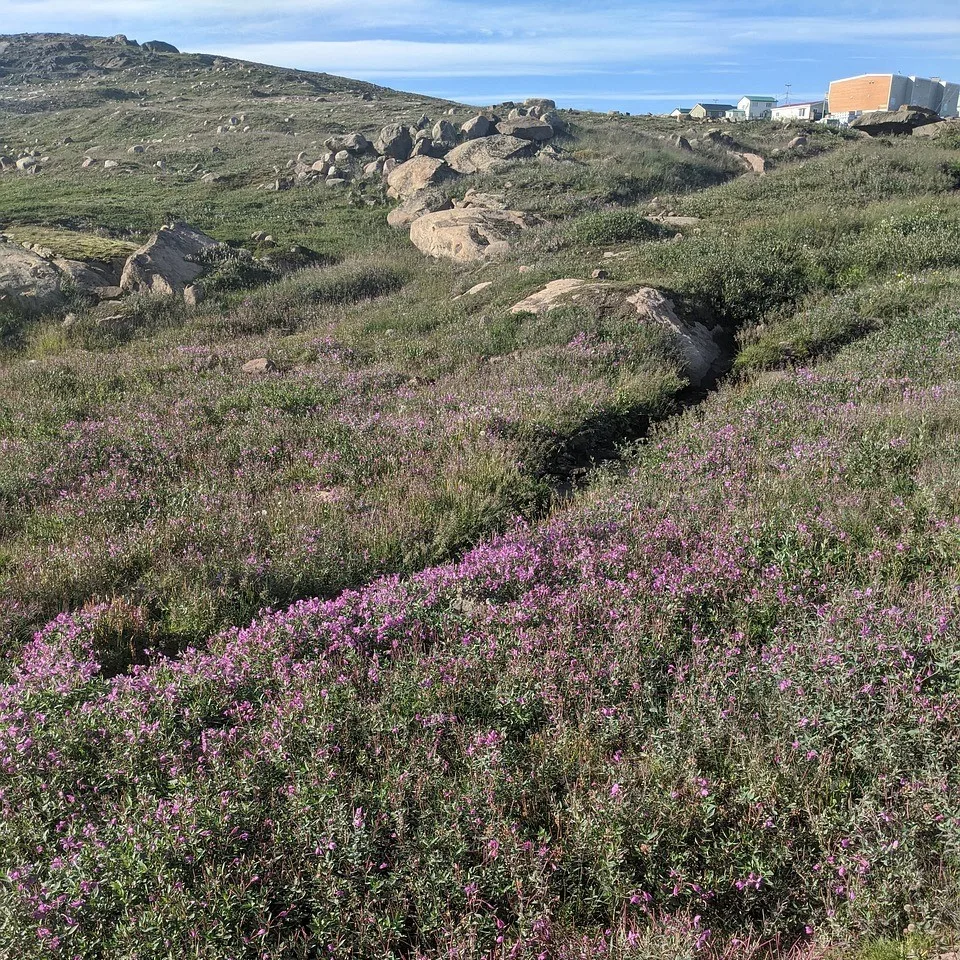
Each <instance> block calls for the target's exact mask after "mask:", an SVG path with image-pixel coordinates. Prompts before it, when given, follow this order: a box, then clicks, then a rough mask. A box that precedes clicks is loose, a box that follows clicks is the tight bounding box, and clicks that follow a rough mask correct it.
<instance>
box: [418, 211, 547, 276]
mask: <svg viewBox="0 0 960 960" xmlns="http://www.w3.org/2000/svg"><path fill="white" fill-rule="evenodd" d="M541 222H542V221H541V220H540V219H539V217H535V216H533V215H532V214H528V213H518V212H517V211H514V210H490V209H487V208H485V207H471V208H469V209H463V208H461V209H456V210H442V211H440V212H438V213H428V214H426V215H425V216H422V217H419V218H418V219H416V220H414V221H413V224H412V225H411V226H410V240H411V242H412V243H413V244H414V246H416V247H417V248H418V249H419V250H421V251H423V253H426V254H428V255H429V256H431V257H445V258H447V259H449V260H457V261H459V262H461V263H473V262H475V261H477V260H486V259H490V258H493V257H498V256H502V255H503V254H505V253H507V252H509V250H510V247H511V244H512V242H513V241H514V240H516V238H517V237H518V236H519V235H520V233H521V232H522V231H524V230H527V229H529V228H530V227H534V226H538V225H539V224H540V223H541Z"/></svg>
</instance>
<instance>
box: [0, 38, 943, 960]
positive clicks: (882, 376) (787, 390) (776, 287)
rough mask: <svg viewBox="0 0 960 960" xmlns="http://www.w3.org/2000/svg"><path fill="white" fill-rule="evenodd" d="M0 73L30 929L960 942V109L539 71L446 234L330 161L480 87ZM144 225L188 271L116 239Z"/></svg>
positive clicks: (840, 952) (458, 950)
mask: <svg viewBox="0 0 960 960" xmlns="http://www.w3.org/2000/svg"><path fill="white" fill-rule="evenodd" d="M0 73H2V75H0V154H3V155H6V156H9V157H10V158H12V159H14V161H16V160H17V159H27V158H29V162H27V163H25V164H23V165H22V167H23V168H22V169H17V167H16V163H14V165H13V166H12V167H11V168H9V169H5V170H3V171H2V172H0V231H2V232H3V233H5V234H6V235H7V237H8V239H7V240H6V241H0V296H2V297H3V299H0V635H2V649H3V652H4V658H3V661H2V663H3V665H2V667H0V681H2V683H0V806H2V812H3V817H2V818H0V944H3V945H4V947H5V949H6V950H7V951H8V952H10V953H11V955H16V956H18V957H24V958H32V957H38V958H39V957H49V956H55V957H60V956H62V957H77V956H80V957H84V958H85V960H86V958H87V957H91V958H98V957H103V958H105V960H106V958H114V957H127V956H129V957H134V956H149V957H151V958H153V957H170V958H173V957H177V958H179V957H183V956H198V957H199V956H202V957H205V958H206V957H222V958H237V957H251V958H252V957H258V958H261V960H262V958H265V957H269V958H274V957H276V958H280V957H283V958H287V957H317V956H320V955H323V956H356V957H372V956H384V957H403V958H415V957H416V958H427V957H440V956H458V957H507V956H510V957H569V958H574V957H598V956H614V957H637V958H640V957H658V958H659V957H665V958H673V957H676V958H681V957H691V956H694V955H701V956H718V957H724V956H725V957H743V956H751V955H756V956H767V955H770V954H771V953H772V954H775V955H788V954H791V953H792V954H793V955H799V956H808V957H810V958H813V957H821V956H824V955H828V956H837V957H845V956H850V955H857V954H858V953H859V954H860V955H862V956H863V957H864V958H873V960H876V958H886V957H888V956H889V957H894V956H903V955H905V954H907V953H909V954H910V955H917V956H926V955H929V956H936V955H937V954H938V953H939V952H941V950H942V949H945V948H946V947H948V946H949V945H950V944H951V943H953V942H955V938H956V931H957V929H958V928H960V918H958V917H957V915H956V913H957V911H956V904H957V900H958V896H957V895H958V892H960V891H958V884H957V875H958V873H957V871H958V867H960V864H958V861H957V856H958V849H960V846H958V842H957V841H958V836H960V811H958V807H957V796H958V795H960V794H958V788H960V783H958V780H957V776H958V775H957V768H958V766H957V761H958V759H960V758H958V755H957V754H958V749H960V728H958V720H957V718H958V716H960V713H958V710H957V707H958V706H960V705H958V704H957V702H956V700H957V695H958V691H960V673H958V664H960V659H958V652H957V651H958V640H960V637H958V619H957V616H958V610H957V602H958V595H957V590H956V584H957V582H958V579H960V526H958V519H957V518H958V517H960V498H958V490H960V483H958V481H960V461H958V459H957V450H958V449H960V445H958V439H960V409H958V405H957V404H958V377H957V371H958V369H960V352H958V351H960V320H958V316H960V311H958V307H960V142H955V141H952V140H951V139H950V137H941V138H938V139H937V140H936V141H930V140H922V139H919V138H916V139H915V138H910V137H907V138H891V139H876V140H871V139H868V138H863V137H855V136H853V135H847V134H842V133H835V132H832V131H829V130H824V129H823V128H815V127H810V128H801V127H793V128H783V127H779V126H776V127H775V126H773V125H769V124H765V123H750V124H745V125H738V126H735V127H724V128H722V129H714V128H712V127H711V126H710V125H709V124H703V125H693V126H689V127H687V126H682V125H678V124H676V123H674V122H672V121H666V120H664V119H662V118H654V117H629V116H623V115H611V116H598V115H595V114H588V113H581V112H576V111H559V112H558V113H556V115H554V116H552V119H553V122H554V123H555V125H556V127H555V130H554V131H553V132H552V134H551V136H550V139H549V142H548V143H546V144H545V145H542V146H539V147H536V148H530V149H524V150H523V151H521V152H519V153H516V154H515V155H513V156H512V157H511V158H510V159H508V160H507V161H505V162H502V163H498V164H494V165H492V166H491V167H490V168H489V169H487V170H480V171H477V172H467V173H461V174H459V175H458V176H456V177H454V176H450V177H449V178H447V179H444V180H443V181H442V182H438V183H435V184H431V186H430V201H429V202H430V203H435V204H437V206H438V207H440V209H439V210H438V211H437V212H438V213H440V214H443V213H445V212H448V211H449V212H452V213H453V214H454V215H455V216H463V215H465V214H469V213H470V211H471V210H473V211H476V210H478V209H479V210H480V211H482V212H483V215H484V216H486V215H487V214H488V213H489V212H490V211H494V212H497V211H500V212H502V211H503V210H507V211H511V212H512V213H513V214H515V215H517V216H518V217H524V218H528V220H529V224H530V225H529V226H527V227H526V228H525V229H518V230H517V231H516V232H515V233H512V234H510V235H509V237H508V240H509V242H506V243H499V244H498V245H497V247H496V250H497V255H496V256H492V255H490V254H489V253H483V252H482V255H481V256H479V257H478V259H476V260H473V261H470V262H464V261H463V260H462V259H456V258H454V257H451V256H449V255H441V256H427V255H425V254H424V253H423V252H421V250H419V249H418V248H417V247H416V246H415V245H414V243H413V242H412V240H411V236H412V229H411V226H410V224H409V223H405V224H403V225H402V226H401V227H392V226H391V225H390V223H389V222H388V216H389V217H390V218H391V221H390V222H393V223H396V222H397V211H398V210H399V209H400V204H399V202H398V200H397V199H395V198H393V197H391V196H390V195H389V192H390V191H389V190H388V188H389V187H390V186H391V181H389V180H386V181H385V179H384V177H383V175H382V173H381V170H379V169H376V167H377V164H378V163H380V167H381V168H382V166H383V164H382V162H380V161H378V160H376V159H375V158H376V156H377V151H376V150H375V149H373V148H372V147H363V148H362V150H360V151H358V152H357V153H356V155H353V156H350V157H347V158H346V159H341V160H337V161H335V162H336V163H337V164H339V167H340V169H339V170H338V172H343V173H344V174H345V175H344V176H335V177H330V176H329V174H328V172H327V170H328V168H329V161H327V160H325V159H323V158H324V156H325V155H326V154H327V153H331V152H332V150H331V148H330V147H329V146H328V145H327V144H326V143H325V141H329V140H330V138H341V139H342V138H343V137H344V136H345V135H352V134H360V135H363V137H364V142H366V141H367V140H370V141H378V142H382V140H383V136H382V128H384V127H385V126H388V125H391V124H398V125H399V126H400V127H401V128H402V130H401V131H400V133H399V135H400V136H404V135H405V134H404V132H403V131H406V133H407V134H409V136H410V141H411V145H412V143H413V138H414V136H415V135H416V131H418V130H430V131H431V133H430V137H429V139H435V138H434V136H433V130H434V126H433V125H434V124H436V123H437V122H438V121H447V122H451V123H453V124H454V126H455V128H459V127H460V125H462V124H463V123H464V122H465V121H467V120H468V119H469V118H470V117H471V116H473V115H475V114H476V113H477V111H476V109H475V108H467V107H463V106H461V105H456V104H447V103H443V102H437V101H432V100H430V99H428V98H423V97H417V96H414V95H407V94H401V93H397V92H395V91H390V90H385V89H382V88H375V87H371V86H368V85H363V84H359V83H354V82H352V81H348V80H341V79H339V78H332V77H327V76H326V75H313V74H306V73H302V72H297V71H287V70H279V69H275V68H270V67H263V66H258V65H251V64H245V63H240V62H236V61H219V60H217V59H216V58H211V57H198V56H191V55H182V54H174V53H154V52H151V51H149V50H144V49H143V48H142V47H139V46H132V45H130V44H129V43H128V42H124V41H123V40H122V39H119V38H114V39H113V40H106V41H105V40H98V39H96V38H76V37H69V36H54V37H9V38H6V37H5V38H0ZM515 109H516V110H518V115H517V116H516V117H515V118H514V119H515V120H517V121H518V122H519V123H521V124H531V125H532V126H533V127H536V126H537V125H538V124H539V123H540V122H541V117H539V116H535V115H533V114H531V113H529V112H525V111H526V110H527V108H524V107H517V105H497V106H496V107H491V108H489V109H487V110H485V111H484V112H483V114H484V116H493V115H494V114H496V115H497V117H499V118H508V117H509V111H511V110H515ZM543 109H546V108H543V105H540V106H538V107H537V110H539V111H540V112H542V111H543ZM451 110H452V111H453V112H452V113H450V112H449V111H451ZM549 112H550V113H551V114H554V111H553V110H552V108H550V110H549ZM422 114H427V115H429V122H425V121H424V120H423V118H422V116H421V115H422ZM234 120H236V122H235V123H234V122H232V121H234ZM507 122H508V123H509V122H513V121H511V120H509V119H507ZM408 128H412V129H410V130H408ZM438 130H439V134H438V138H436V139H439V136H440V134H443V128H442V127H440V128H438ZM395 132H396V131H395ZM455 135H456V137H457V138H458V140H461V141H463V140H464V139H465V138H466V136H467V134H466V133H465V132H462V131H460V132H457V131H456V130H455ZM798 138H799V139H798ZM358 142H359V141H358ZM461 146H462V144H461ZM450 149H451V144H449V143H448V144H445V146H444V150H446V151H447V153H445V154H444V156H448V155H449V151H450ZM452 149H459V148H458V147H453V148H452ZM338 152H339V151H338ZM346 152H347V153H349V151H346ZM744 155H748V156H749V157H751V158H752V159H750V160H744ZM383 159H385V158H383V157H381V160H383ZM431 159H434V160H436V161H438V162H439V160H440V159H441V158H440V157H436V158H431ZM88 160H89V163H87V162H86V161H88ZM107 161H110V164H108V163H107ZM444 162H445V161H444ZM370 163H372V164H373V165H374V168H375V169H374V170H373V171H372V172H370V173H367V172H366V171H365V167H366V166H368V165H369V164H370ZM85 164H86V165H85ZM314 164H319V166H320V167H321V168H323V170H324V173H323V174H321V175H314V174H315V173H316V171H315V170H314ZM761 165H762V167H763V171H764V172H763V174H762V175H758V174H757V173H756V172H753V171H755V170H756V169H759V168H760V166H761ZM8 166H9V165H8ZM399 169H402V167H401V168H399ZM407 169H408V170H409V169H410V168H407ZM330 181H337V182H333V183H331V182H330ZM392 182H393V183H396V182H397V181H396V180H394V181H392ZM394 192H396V191H394ZM421 199H422V196H421ZM455 204H456V206H454V205H455ZM444 207H447V208H448V210H444V209H443V208H444ZM423 212H424V211H423V210H420V211H419V213H420V214H423ZM493 219H494V218H491V220H493ZM168 221H187V222H188V223H190V224H191V225H192V226H193V227H195V228H197V229H198V230H202V231H205V232H206V233H207V234H209V236H210V238H212V239H211V243H213V241H214V240H216V241H220V242H221V244H222V245H221V246H214V247H212V248H211V249H214V250H215V254H213V255H210V256H209V257H208V259H206V260H204V259H203V258H200V261H197V262H194V261H190V262H191V264H193V265H195V266H196V267H197V271H198V276H199V279H198V286H199V288H200V291H201V293H202V295H196V291H194V295H193V296H192V297H186V296H185V293H184V291H182V290H179V289H178V290H177V291H176V295H173V296H158V295H152V294H150V293H149V292H144V291H143V290H142V289H141V290H140V291H139V292H132V291H123V290H120V289H118V288H114V287H113V286H112V284H107V279H109V278H110V277H113V278H114V279H118V278H119V275H120V268H121V267H123V265H124V263H125V261H126V260H127V258H128V257H130V256H131V254H133V253H134V251H135V250H137V248H138V247H140V245H141V244H143V243H144V242H145V241H149V240H150V238H151V236H152V235H154V234H155V232H156V231H157V230H158V228H159V227H160V226H161V225H162V224H164V223H166V222H168ZM414 222H416V221H414ZM476 236H477V235H476V234H475V233H474V234H471V235H470V237H469V239H470V240H471V242H476ZM24 245H26V247H29V248H30V250H29V256H30V257H32V258H33V259H32V260H30V261H29V263H30V264H31V265H32V267H33V268H35V269H36V270H37V274H36V275H35V276H34V281H35V282H33V281H30V282H28V283H27V286H28V287H29V286H30V284H31V283H33V286H34V287H36V288H37V290H39V287H40V285H41V282H42V280H43V278H44V277H45V276H47V273H46V271H52V270H54V269H60V267H57V266H56V265H57V264H58V263H67V262H69V263H72V264H74V265H75V266H73V267H71V269H75V270H77V269H78V268H77V267H76V265H77V264H79V265H80V266H82V267H84V269H86V270H89V271H93V272H94V273H95V274H96V276H97V277H98V278H99V279H98V280H97V281H96V284H95V285H94V286H92V287H89V288H84V287H83V285H82V283H78V285H77V286H76V287H74V286H71V285H69V284H68V285H65V286H64V287H63V289H61V290H60V291H59V292H58V297H59V298H58V299H55V300H51V301H50V303H49V304H48V305H45V306H44V307H42V308H36V298H35V297H34V299H33V300H31V296H32V295H33V294H34V293H36V292H37V291H35V290H30V289H28V290H26V291H23V290H21V291H20V292H21V293H22V294H23V295H22V296H21V297H20V298H19V299H16V300H15V298H14V297H13V294H12V291H13V289H14V287H13V284H12V283H11V281H10V280H9V279H8V277H7V275H6V274H4V273H3V269H2V268H3V263H4V260H3V257H4V256H5V257H6V258H7V260H8V261H10V262H12V261H13V260H14V254H17V255H18V256H19V255H22V252H23V251H25V249H26V247H25V246H24ZM477 246H482V244H477ZM184 262H187V261H184ZM201 268H202V272H201ZM124 272H126V271H125V270H124ZM78 276H81V277H83V276H86V274H83V273H80V272H78ZM558 281H559V282H560V283H559V284H558ZM104 284H106V285H105V286H104ZM91 290H96V291H99V292H97V293H92V292H91ZM103 291H110V292H108V293H104V292H103ZM551 297H555V298H556V299H555V300H554V301H553V303H552V306H553V307H554V308H553V309H549V310H548V309H547V306H548V304H549V302H550V298H551ZM668 305H669V306H668ZM708 348H713V349H715V350H716V354H715V355H713V354H711V358H710V359H709V361H708V362H706V363H705V364H704V365H702V366H700V367H698V366H697V365H696V364H695V363H694V362H693V360H694V359H696V356H701V359H702V355H700V354H697V351H698V350H700V351H703V350H707V349H708ZM691 351H693V352H691ZM692 358H693V359H692Z"/></svg>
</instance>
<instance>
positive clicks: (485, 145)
mask: <svg viewBox="0 0 960 960" xmlns="http://www.w3.org/2000/svg"><path fill="white" fill-rule="evenodd" d="M532 152H533V144H532V143H531V142H530V141H529V140H521V139H520V138H519V137H509V136H503V135H502V134H498V135H496V136H493V137H481V138H480V139H478V140H468V141H467V142H466V143H461V144H460V146H459V147H454V148H453V149H452V150H451V151H450V152H449V153H448V154H447V156H446V161H447V164H448V165H449V166H450V167H452V168H453V169H454V170H456V171H457V173H482V172H483V171H484V170H493V169H495V168H496V167H498V166H501V165H503V164H505V163H509V162H510V161H511V160H522V159H523V158H525V157H529V156H530V154H531V153H532Z"/></svg>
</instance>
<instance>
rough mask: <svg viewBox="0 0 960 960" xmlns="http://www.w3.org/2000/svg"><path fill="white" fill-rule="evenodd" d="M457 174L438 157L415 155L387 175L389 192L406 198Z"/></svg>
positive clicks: (398, 198)
mask: <svg viewBox="0 0 960 960" xmlns="http://www.w3.org/2000/svg"><path fill="white" fill-rule="evenodd" d="M456 175H457V174H456V173H455V172H454V171H453V170H451V169H450V167H449V166H447V164H446V163H445V162H444V161H443V160H439V159H437V158H436V157H414V158H413V159H412V160H408V161H407V162H406V163H401V164H400V165H399V166H397V167H395V168H394V169H393V171H392V172H391V173H390V175H389V176H388V177H387V194H388V195H389V196H391V197H393V199H394V200H406V199H407V198H409V197H412V196H413V195H414V194H415V193H419V192H420V191H421V190H426V189H427V187H435V186H436V185H437V184H439V183H443V181H444V180H449V179H450V178H451V177H455V176H456Z"/></svg>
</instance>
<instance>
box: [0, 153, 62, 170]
mask: <svg viewBox="0 0 960 960" xmlns="http://www.w3.org/2000/svg"><path fill="white" fill-rule="evenodd" d="M49 162H50V158H49V157H44V156H41V154H40V151H39V150H32V151H30V152H28V153H21V154H20V155H19V156H17V157H12V156H7V155H6V154H2V153H0V173H15V172H17V171H19V172H20V173H39V172H40V171H41V170H42V169H43V165H44V164H45V163H49Z"/></svg>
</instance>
